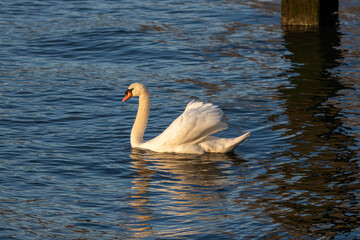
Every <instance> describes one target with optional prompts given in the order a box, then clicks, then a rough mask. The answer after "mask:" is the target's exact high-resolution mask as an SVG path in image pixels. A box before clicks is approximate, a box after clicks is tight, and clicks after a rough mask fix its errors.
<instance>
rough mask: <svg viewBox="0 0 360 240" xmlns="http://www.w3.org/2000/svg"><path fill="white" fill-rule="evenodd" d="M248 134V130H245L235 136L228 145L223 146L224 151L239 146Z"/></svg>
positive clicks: (232, 149)
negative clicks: (245, 131) (243, 132)
mask: <svg viewBox="0 0 360 240" xmlns="http://www.w3.org/2000/svg"><path fill="white" fill-rule="evenodd" d="M249 136H250V132H247V133H245V134H243V135H241V136H240V137H237V138H235V139H234V140H233V141H232V142H231V143H230V144H229V145H228V146H226V147H225V151H224V152H232V151H234V149H235V148H236V147H237V146H239V144H240V143H242V142H243V141H244V140H245V139H246V138H248V137H249Z"/></svg>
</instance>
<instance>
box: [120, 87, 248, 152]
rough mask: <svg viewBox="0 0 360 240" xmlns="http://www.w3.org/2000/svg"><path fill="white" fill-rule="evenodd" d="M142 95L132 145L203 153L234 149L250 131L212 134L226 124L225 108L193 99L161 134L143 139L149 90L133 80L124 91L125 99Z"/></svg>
mask: <svg viewBox="0 0 360 240" xmlns="http://www.w3.org/2000/svg"><path fill="white" fill-rule="evenodd" d="M131 97H139V108H138V112H137V115H136V119H135V122H134V125H133V128H132V130H131V137H130V142H131V147H133V148H143V149H149V150H152V151H155V152H173V153H190V154H203V153H205V152H214V153H226V152H231V151H233V150H234V149H235V148H236V147H237V146H238V145H239V144H240V143H241V142H242V141H244V140H245V139H246V138H247V137H249V136H250V132H248V133H245V134H244V135H242V136H240V137H236V138H218V137H214V136H211V135H212V134H214V133H216V132H218V131H221V130H224V129H226V128H227V125H226V124H225V123H222V122H221V117H222V111H221V109H219V108H218V107H217V106H215V105H213V104H211V103H202V102H195V101H191V102H189V103H188V105H187V106H186V109H185V111H184V112H183V113H182V114H181V115H180V116H179V117H178V118H177V119H175V121H173V122H172V123H171V125H170V126H169V127H168V128H167V129H165V131H164V132H162V133H161V134H160V135H159V136H157V137H155V138H153V139H151V140H149V141H144V140H143V136H144V133H145V129H146V125H147V121H148V117H149V108H150V94H149V91H148V89H147V87H146V86H145V85H144V84H141V83H133V84H131V85H130V86H129V88H128V89H127V90H126V91H125V97H124V99H123V100H122V102H125V101H126V100H128V99H129V98H131Z"/></svg>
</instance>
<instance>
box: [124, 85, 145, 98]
mask: <svg viewBox="0 0 360 240" xmlns="http://www.w3.org/2000/svg"><path fill="white" fill-rule="evenodd" d="M144 92H148V89H147V87H146V86H145V85H144V84H142V83H133V84H131V85H130V86H129V88H128V89H126V91H125V97H124V99H123V100H122V102H125V101H126V100H128V99H129V98H131V97H138V96H140V95H141V94H142V93H144Z"/></svg>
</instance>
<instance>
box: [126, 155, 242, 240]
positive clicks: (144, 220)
mask: <svg viewBox="0 0 360 240" xmlns="http://www.w3.org/2000/svg"><path fill="white" fill-rule="evenodd" d="M130 158H131V159H132V162H131V165H132V168H133V170H134V172H135V176H134V179H133V181H132V190H133V193H132V194H131V197H130V201H131V203H130V206H131V207H132V208H133V210H134V212H136V214H134V215H133V219H131V221H130V223H129V227H128V228H129V229H131V230H132V231H133V232H134V234H135V236H137V235H139V236H142V237H143V236H150V235H152V234H153V231H154V229H153V226H159V219H166V221H167V222H169V224H168V225H167V226H166V227H163V228H161V229H156V233H157V234H162V235H165V236H169V237H170V236H172V237H174V236H176V235H177V234H178V233H181V232H183V231H185V229H187V228H189V225H188V223H189V222H193V221H202V222H204V224H205V225H206V224H210V225H211V224H214V222H216V221H217V220H216V219H218V220H219V221H220V219H223V218H227V217H229V216H228V213H227V209H226V207H224V205H223V202H224V201H227V200H226V193H227V192H228V191H230V190H233V185H234V184H236V183H234V182H233V181H230V179H228V177H227V174H225V173H224V172H226V171H229V169H231V168H232V167H233V166H234V165H240V166H241V165H243V164H244V160H242V159H241V158H240V157H239V156H237V155H234V154H232V155H226V154H205V155H189V154H168V153H155V152H151V151H148V150H139V149H132V153H131V154H130ZM236 169H238V166H236ZM185 216H186V218H185ZM214 216H216V217H215V218H216V219H214ZM152 221H155V222H157V224H154V225H152V224H151V222H152ZM171 221H176V222H177V224H171V223H170V222H171ZM185 221H186V222H185ZM221 221H222V220H221ZM186 231H189V229H187V230H186ZM192 231H193V230H192ZM194 234H195V233H194Z"/></svg>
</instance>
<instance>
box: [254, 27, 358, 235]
mask: <svg viewBox="0 0 360 240" xmlns="http://www.w3.org/2000/svg"><path fill="white" fill-rule="evenodd" d="M284 42H285V46H286V48H287V50H288V51H289V52H290V54H289V55H287V56H285V58H286V59H287V60H289V61H291V63H292V68H291V69H290V70H289V71H288V72H287V73H286V74H287V75H288V76H289V83H290V84H289V85H287V86H282V87H280V88H279V98H280V99H281V100H283V101H284V103H285V104H284V109H285V110H284V113H282V114H284V115H286V116H287V118H288V121H287V122H286V123H285V124H279V125H274V127H273V130H285V133H284V135H288V136H291V137H290V138H285V139H287V140H286V144H287V146H289V147H288V149H277V150H275V152H274V153H273V162H278V164H277V165H276V167H272V168H268V170H267V171H266V174H264V175H261V176H259V177H258V179H261V180H262V181H265V182H268V183H269V185H272V186H273V187H274V188H272V190H271V192H269V197H264V198H261V199H259V202H258V203H257V204H261V205H263V206H266V207H265V209H266V211H267V212H268V214H269V216H271V217H272V218H273V219H274V221H275V222H276V223H280V224H281V226H282V227H283V228H284V229H286V231H287V232H288V233H289V234H290V235H291V236H294V237H299V236H301V237H302V238H303V237H315V238H318V237H325V238H326V239H329V238H333V237H334V236H347V237H350V238H349V239H352V238H351V237H352V236H355V235H356V233H355V232H356V231H358V229H359V227H360V219H359V213H360V208H359V206H360V204H359V203H360V199H359V191H358V189H359V187H360V184H359V179H360V175H359V172H360V171H359V170H360V169H359V165H358V163H357V162H356V161H355V160H356V157H357V152H356V150H354V149H355V146H356V141H355V139H354V138H353V137H352V136H351V134H350V133H349V132H350V131H351V129H347V128H346V127H345V124H343V122H342V109H340V108H339V107H338V106H336V105H334V104H333V103H332V102H333V101H331V99H333V98H336V97H338V96H339V95H340V94H341V92H339V91H340V90H342V89H344V88H346V87H345V86H344V85H343V84H342V83H341V82H340V81H339V79H338V77H337V76H336V75H333V74H332V72H331V71H330V70H331V69H334V68H336V67H338V66H339V65H340V63H341V61H342V58H343V55H342V52H341V50H339V48H338V47H339V46H340V45H341V33H340V32H339V31H338V29H337V27H336V26H334V27H327V28H324V27H323V28H320V29H318V30H314V31H301V30H298V31H285V32H284ZM277 117H278V116H271V117H270V118H269V119H276V118H277ZM272 234H273V235H274V236H275V235H276V233H272ZM354 234H355V235H354Z"/></svg>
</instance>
